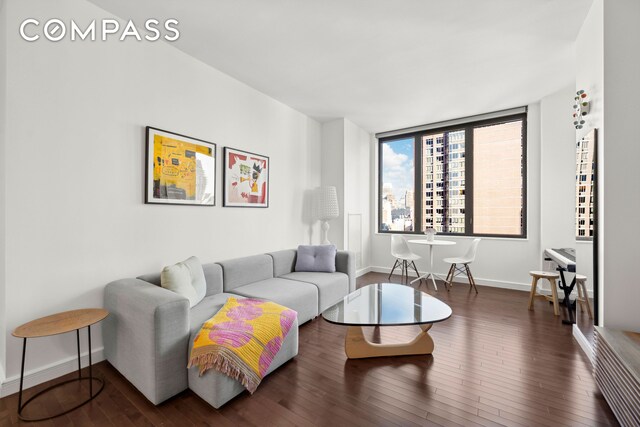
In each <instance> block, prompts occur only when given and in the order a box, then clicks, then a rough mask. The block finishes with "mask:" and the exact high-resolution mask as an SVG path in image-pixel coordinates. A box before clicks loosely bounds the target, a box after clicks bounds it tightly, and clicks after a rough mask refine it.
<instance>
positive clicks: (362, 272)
mask: <svg viewBox="0 0 640 427" xmlns="http://www.w3.org/2000/svg"><path fill="white" fill-rule="evenodd" d="M370 272H371V267H365V268H361V269H360V270H356V277H360V276H363V275H365V274H367V273H370Z"/></svg>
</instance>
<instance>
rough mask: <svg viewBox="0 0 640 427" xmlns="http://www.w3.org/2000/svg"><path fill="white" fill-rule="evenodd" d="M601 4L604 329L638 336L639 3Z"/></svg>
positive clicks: (622, 0) (639, 210)
mask: <svg viewBox="0 0 640 427" xmlns="http://www.w3.org/2000/svg"><path fill="white" fill-rule="evenodd" d="M603 3H604V14H603V16H604V71H603V76H604V88H605V93H604V105H605V108H606V109H605V114H604V127H605V128H606V142H605V143H604V144H603V149H604V153H603V154H604V155H603V157H604V182H603V186H604V188H603V191H602V193H600V194H602V195H604V210H605V215H604V218H603V220H602V221H601V229H602V234H603V236H604V240H603V242H602V243H603V247H602V250H603V263H602V267H603V275H604V283H603V291H604V295H603V303H604V307H603V323H604V325H605V326H607V327H611V328H618V329H624V330H633V331H640V314H639V313H638V301H640V286H638V279H637V277H638V270H637V265H638V256H637V254H638V251H637V246H638V242H639V241H640V227H637V226H636V219H637V218H638V213H639V212H640V192H639V191H638V185H639V184H640V169H639V168H638V159H640V136H639V135H640V133H639V132H638V118H639V117H640V104H639V103H638V99H640V86H639V85H638V76H640V26H638V20H640V2H638V1H637V0H618V1H614V2H612V1H606V2H603Z"/></svg>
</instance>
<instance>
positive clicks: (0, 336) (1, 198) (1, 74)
mask: <svg viewBox="0 0 640 427" xmlns="http://www.w3.org/2000/svg"><path fill="white" fill-rule="evenodd" d="M6 13H7V9H6V2H5V1H4V0H0V387H2V382H3V381H4V366H5V361H6V345H5V343H6V337H5V328H4V325H5V323H6V320H5V317H6V311H5V309H4V305H5V304H6V303H5V301H6V292H5V288H6V281H5V187H6V177H5V166H4V160H3V159H5V145H6V141H5V126H6V113H7V109H6V107H7V105H6V102H7V57H6V55H5V54H4V52H6V48H7V14H6Z"/></svg>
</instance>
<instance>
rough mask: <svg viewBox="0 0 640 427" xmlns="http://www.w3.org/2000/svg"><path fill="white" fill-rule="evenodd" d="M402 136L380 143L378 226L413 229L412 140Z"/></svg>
mask: <svg viewBox="0 0 640 427" xmlns="http://www.w3.org/2000/svg"><path fill="white" fill-rule="evenodd" d="M413 141H414V140H413V138H404V139H399V140H396V141H391V142H388V143H385V144H382V145H381V146H382V153H381V156H382V166H383V167H382V191H381V197H380V203H381V206H380V208H381V209H380V217H381V218H380V230H382V231H413V230H414V218H415V215H414V209H415V206H414V204H415V191H414V180H415V177H414V168H415V162H414V157H415V154H414V145H413V144H414V142H413Z"/></svg>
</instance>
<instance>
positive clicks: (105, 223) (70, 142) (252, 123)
mask: <svg viewBox="0 0 640 427" xmlns="http://www.w3.org/2000/svg"><path fill="white" fill-rule="evenodd" d="M7 7H8V9H7V12H8V15H7V16H8V25H7V28H8V40H7V42H8V45H7V55H8V68H7V73H8V81H9V82H10V84H9V86H8V91H7V102H8V106H9V108H8V116H7V129H6V141H7V146H6V156H2V157H1V159H2V162H3V166H2V170H6V178H7V183H8V185H7V189H6V221H7V222H6V256H7V263H6V265H7V269H6V283H7V289H6V300H4V299H3V300H2V304H3V306H2V308H1V310H0V311H2V312H5V313H6V324H5V325H2V326H3V329H6V330H7V331H11V330H12V329H13V328H15V327H16V326H17V325H19V324H21V323H23V322H26V321H28V320H31V319H33V318H36V317H39V316H42V315H45V314H49V313H53V312H57V311H61V310H69V309H74V308H80V307H92V306H94V307H99V306H102V292H103V289H104V286H105V284H106V283H108V282H109V281H111V280H114V279H119V278H122V277H131V276H134V275H138V274H142V273H148V272H153V271H160V269H161V268H162V267H163V266H164V265H167V264H170V263H174V262H176V261H179V260H182V259H185V258H186V257H188V256H190V255H197V256H198V257H200V258H201V260H202V261H203V262H207V261H215V260H222V259H227V258H233V257H238V256H244V255H251V254H256V253H261V252H266V251H272V250H278V249H284V248H290V247H295V246H296V245H298V244H300V243H303V242H308V241H310V240H311V238H313V239H316V240H317V238H318V232H317V229H316V230H315V233H313V234H310V233H309V227H310V222H309V221H308V219H307V218H306V217H304V216H305V210H303V204H304V203H303V202H304V200H303V199H304V197H305V191H306V190H309V189H311V188H314V187H317V186H319V185H320V166H319V161H318V159H319V158H320V125H319V124H318V123H317V122H315V121H314V120H311V119H309V118H308V117H307V116H304V115H303V114H301V113H299V112H296V111H294V110H292V109H291V108H289V107H287V106H286V105H283V104H282V103H279V102H277V101H275V100H273V99H271V98H269V97H267V96H265V95H263V94H261V93H259V92H257V91H255V90H254V89H251V88H249V87H248V86H246V85H244V84H242V83H240V82H238V81H236V80H234V79H232V78H230V77H228V76H227V75H224V74H222V73H220V72H218V71H216V70H214V69H212V68H210V67H209V66H207V65H205V64H203V63H202V62H200V61H197V60H195V59H193V58H191V57H189V56H187V55H186V54H184V53H182V52H181V51H179V50H177V49H175V48H173V47H172V46H170V45H169V44H166V43H163V42H157V43H148V42H135V41H133V42H118V41H115V40H114V41H109V42H75V43H71V42H68V41H62V42H59V43H51V42H48V41H46V40H39V41H38V42H34V43H27V42H25V41H23V40H22V39H20V38H19V35H18V31H17V26H18V25H19V23H20V22H22V20H23V19H25V18H27V17H34V18H39V19H48V18H50V17H57V18H60V19H62V20H63V21H65V22H69V21H70V19H72V18H73V19H75V20H77V21H79V22H89V21H90V20H92V19H102V18H111V17H112V16H110V15H109V14H108V13H107V12H105V11H103V10H101V9H99V8H97V7H96V6H94V5H92V4H90V3H87V2H85V1H82V0H61V1H56V2H51V1H47V0H40V1H20V2H18V1H14V2H9V3H8V4H7ZM1 28H2V29H4V28H5V26H4V25H1ZM0 69H1V68H0ZM3 99H4V98H3ZM146 125H152V126H157V127H160V128H163V129H167V130H172V131H175V132H179V133H183V134H186V135H190V136H193V137H197V138H202V139H205V140H208V141H211V142H214V143H217V144H218V156H219V158H220V159H221V154H222V147H223V146H227V145H228V146H231V147H235V148H241V149H246V150H249V151H253V152H257V153H261V154H265V155H268V156H270V159H271V173H270V178H271V182H270V191H271V193H270V207H269V208H268V209H242V208H222V206H221V200H222V183H221V175H220V173H218V174H217V178H218V187H217V206H216V207H189V206H158V205H145V204H143V188H144V126H146ZM217 166H218V168H219V170H221V168H222V164H221V161H220V160H219V161H218V165H217ZM0 188H2V187H0ZM93 343H94V349H99V348H100V347H101V346H102V343H101V337H100V333H99V330H98V331H96V334H95V336H94V341H93ZM7 344H8V345H7V363H6V368H7V369H6V373H7V377H8V378H15V377H16V376H17V375H18V373H19V359H20V351H21V348H20V341H19V340H17V339H15V338H12V337H8V338H7ZM29 346H30V348H29V352H28V361H27V363H28V367H27V369H28V370H30V369H38V368H39V367H42V366H44V365H46V364H49V363H55V362H57V361H60V360H62V359H64V358H65V357H73V356H74V354H75V353H74V352H75V347H74V346H75V338H74V337H73V336H72V334H68V335H63V336H56V337H50V338H42V339H37V340H32V341H31V342H30V343H29Z"/></svg>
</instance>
